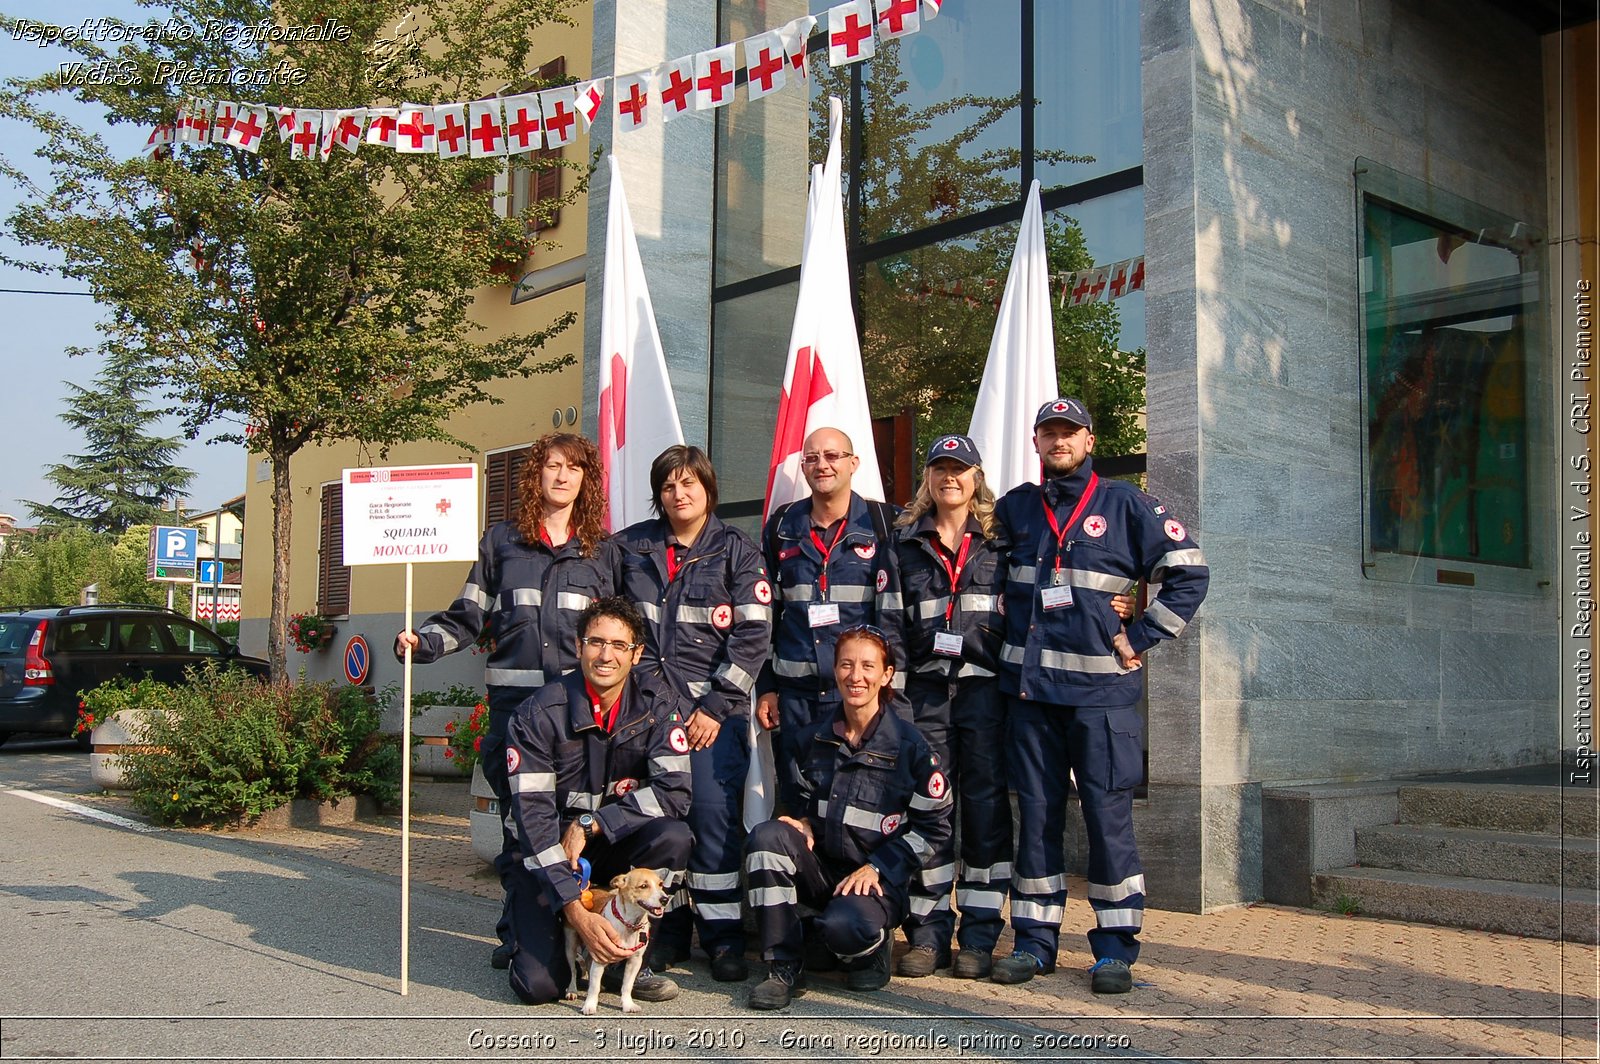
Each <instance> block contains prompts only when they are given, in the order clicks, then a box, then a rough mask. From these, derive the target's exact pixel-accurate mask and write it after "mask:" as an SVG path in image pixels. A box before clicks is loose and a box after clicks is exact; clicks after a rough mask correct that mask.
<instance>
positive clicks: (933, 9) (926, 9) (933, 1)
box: [922, 0, 943, 18]
mask: <svg viewBox="0 0 1600 1064" xmlns="http://www.w3.org/2000/svg"><path fill="white" fill-rule="evenodd" d="M942 2H943V0H922V17H923V18H938V17H939V4H940V3H942Z"/></svg>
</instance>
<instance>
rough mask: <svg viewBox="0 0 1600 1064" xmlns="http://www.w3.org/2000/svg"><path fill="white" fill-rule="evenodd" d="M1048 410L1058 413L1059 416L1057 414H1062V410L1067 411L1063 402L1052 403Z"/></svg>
mask: <svg viewBox="0 0 1600 1064" xmlns="http://www.w3.org/2000/svg"><path fill="white" fill-rule="evenodd" d="M1050 409H1051V410H1054V411H1055V412H1056V413H1058V414H1059V413H1061V412H1062V411H1063V410H1066V409H1067V404H1066V403H1064V402H1058V403H1054V404H1052V405H1051V407H1050Z"/></svg>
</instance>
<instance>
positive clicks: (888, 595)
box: [878, 591, 906, 613]
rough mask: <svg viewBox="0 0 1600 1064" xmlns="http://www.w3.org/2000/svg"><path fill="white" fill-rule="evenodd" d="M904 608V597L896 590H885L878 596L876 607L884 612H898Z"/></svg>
mask: <svg viewBox="0 0 1600 1064" xmlns="http://www.w3.org/2000/svg"><path fill="white" fill-rule="evenodd" d="M905 608H906V606H905V599H904V597H903V596H901V594H900V592H898V591H885V592H883V593H882V594H881V595H879V596H878V609H880V610H883V611H884V612H885V613H890V612H893V613H899V612H900V611H901V610H903V609H905Z"/></svg>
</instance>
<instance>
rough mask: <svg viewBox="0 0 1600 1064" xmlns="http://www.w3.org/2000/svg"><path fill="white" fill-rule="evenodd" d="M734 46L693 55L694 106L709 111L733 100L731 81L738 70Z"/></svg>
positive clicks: (724, 105)
mask: <svg viewBox="0 0 1600 1064" xmlns="http://www.w3.org/2000/svg"><path fill="white" fill-rule="evenodd" d="M734 49H735V46H734V45H731V44H725V45H723V46H722V47H721V48H713V49H711V50H710V51H706V52H701V53H699V54H698V55H696V56H695V57H694V108H695V110H696V111H710V110H714V109H716V108H718V107H726V106H728V104H730V103H732V102H733V81H734V77H735V76H736V75H737V73H738V70H739V63H738V60H737V59H736V58H735V57H734Z"/></svg>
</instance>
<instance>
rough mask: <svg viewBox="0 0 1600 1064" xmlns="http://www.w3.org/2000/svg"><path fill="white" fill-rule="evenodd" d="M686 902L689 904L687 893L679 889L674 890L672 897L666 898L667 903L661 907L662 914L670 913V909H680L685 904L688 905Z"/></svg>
mask: <svg viewBox="0 0 1600 1064" xmlns="http://www.w3.org/2000/svg"><path fill="white" fill-rule="evenodd" d="M688 904H689V895H688V894H686V893H685V892H683V891H681V890H680V891H677V892H675V893H674V894H673V895H672V897H670V898H668V899H667V904H665V905H663V906H662V907H661V913H662V915H663V916H664V915H666V914H667V913H670V912H671V911H672V910H674V909H681V908H683V907H684V906H685V905H688Z"/></svg>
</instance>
